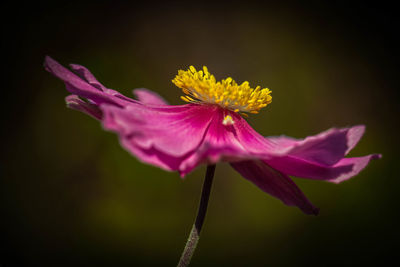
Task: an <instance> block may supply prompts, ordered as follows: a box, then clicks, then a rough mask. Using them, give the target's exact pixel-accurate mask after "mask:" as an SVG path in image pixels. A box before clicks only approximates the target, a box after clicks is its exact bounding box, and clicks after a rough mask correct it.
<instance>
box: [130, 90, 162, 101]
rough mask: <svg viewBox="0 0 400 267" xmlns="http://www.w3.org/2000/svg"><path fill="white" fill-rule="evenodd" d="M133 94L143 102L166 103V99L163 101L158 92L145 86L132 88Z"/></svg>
mask: <svg viewBox="0 0 400 267" xmlns="http://www.w3.org/2000/svg"><path fill="white" fill-rule="evenodd" d="M133 94H134V95H135V96H136V98H137V99H138V100H139V101H140V102H141V103H143V104H149V105H168V103H167V101H165V100H164V98H162V97H161V96H160V95H159V94H157V93H155V92H153V91H150V90H148V89H145V88H139V89H135V90H133Z"/></svg>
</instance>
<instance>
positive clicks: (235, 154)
mask: <svg viewBox="0 0 400 267" xmlns="http://www.w3.org/2000/svg"><path fill="white" fill-rule="evenodd" d="M70 66H71V68H72V70H73V71H75V72H76V73H77V74H74V73H72V72H71V71H69V70H68V69H66V68H64V67H63V66H61V65H60V64H59V63H57V62H56V61H54V60H53V59H51V58H50V57H46V59H45V68H46V70H47V71H49V72H50V73H52V74H53V75H55V76H56V77H58V78H60V79H61V80H63V81H64V83H65V86H66V89H67V90H68V91H69V92H70V93H71V94H72V95H69V96H68V97H67V98H66V102H67V105H68V106H69V107H70V108H73V109H76V110H79V111H82V112H84V113H86V114H89V115H91V116H93V117H94V118H96V119H98V120H100V121H101V122H102V124H103V127H104V128H105V129H107V130H110V131H114V132H116V133H117V134H118V135H119V138H120V142H121V145H122V146H123V147H124V148H125V149H126V150H128V151H129V152H130V153H132V154H133V155H134V156H136V157H137V158H138V159H139V160H141V161H143V162H145V163H148V164H152V165H155V166H157V167H160V168H162V169H165V170H168V171H178V172H179V173H180V175H181V176H182V177H184V176H185V175H186V174H187V173H189V172H190V171H192V170H193V169H194V168H196V167H197V166H199V165H200V164H215V163H216V162H219V161H225V162H229V163H230V164H231V166H232V167H233V168H234V169H235V170H236V171H238V172H239V173H240V174H241V175H242V176H243V177H244V178H246V179H248V180H249V181H251V182H253V183H254V184H255V185H257V186H258V187H259V188H260V189H261V190H263V191H264V192H266V193H268V194H270V195H272V196H274V197H276V198H278V199H280V200H281V201H282V202H283V203H285V204H286V205H290V206H297V207H299V208H300V209H301V210H302V211H303V212H305V213H307V214H317V213H318V209H317V208H316V207H314V206H313V205H312V204H311V202H310V201H309V200H308V199H307V198H306V197H305V196H304V194H303V193H302V191H301V190H300V189H299V188H298V187H297V186H296V184H295V183H294V182H293V181H292V179H291V178H289V175H293V176H297V177H302V178H308V179H315V180H325V181H329V182H333V183H340V182H342V181H345V180H347V179H349V178H351V177H353V176H355V175H357V174H358V173H359V172H360V171H361V170H362V169H364V168H365V167H366V166H367V165H368V163H369V161H370V160H371V159H377V158H380V155H379V154H371V155H368V156H363V157H354V158H345V156H346V155H347V153H349V151H350V150H351V149H352V148H353V147H354V146H355V145H356V144H357V142H358V141H359V140H360V138H361V136H362V135H363V133H364V131H365V127H364V126H362V125H360V126H354V127H351V128H342V129H336V128H333V129H330V130H327V131H325V132H322V133H320V134H318V135H315V136H310V137H307V138H305V139H302V140H298V139H294V138H290V137H285V136H280V137H263V136H261V135H260V134H258V133H257V132H256V131H255V130H254V129H253V128H251V127H250V125H249V124H248V123H247V122H246V120H245V119H243V117H242V116H241V115H244V112H250V113H257V112H258V110H259V109H261V108H262V107H264V106H266V105H268V104H269V103H270V102H271V96H270V93H271V91H269V90H268V89H261V88H259V87H257V88H256V89H252V88H250V87H249V85H248V83H247V82H245V83H243V84H241V85H238V84H236V83H235V81H233V80H232V79H231V78H228V79H225V80H222V81H221V82H216V81H215V78H214V76H212V75H211V74H209V72H208V70H207V69H206V68H204V70H203V71H196V70H195V69H194V68H193V67H191V68H190V69H189V70H188V71H179V73H178V75H177V77H176V78H175V79H174V80H173V82H174V83H175V84H176V85H177V86H179V87H181V88H182V90H183V92H184V93H185V94H186V96H183V97H182V99H183V100H185V101H187V102H189V103H188V104H185V105H179V106H171V105H168V104H167V103H166V101H165V100H164V99H162V98H161V97H160V96H159V95H157V94H156V93H154V92H151V91H149V90H146V89H136V90H134V91H133V93H134V94H135V95H136V97H137V100H134V99H131V98H128V97H126V96H123V95H121V94H120V93H118V92H117V91H114V90H112V89H108V88H106V87H104V86H103V85H102V84H100V83H99V82H98V81H97V80H96V78H95V77H94V76H93V75H92V74H91V73H90V72H89V71H88V70H87V69H86V68H85V67H83V66H80V65H70ZM84 99H85V100H84Z"/></svg>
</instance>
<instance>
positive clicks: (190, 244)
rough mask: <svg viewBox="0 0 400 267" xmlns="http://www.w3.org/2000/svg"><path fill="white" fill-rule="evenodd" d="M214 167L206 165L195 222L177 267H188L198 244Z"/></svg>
mask: <svg viewBox="0 0 400 267" xmlns="http://www.w3.org/2000/svg"><path fill="white" fill-rule="evenodd" d="M214 172H215V165H208V166H207V172H206V177H205V178H204V183H203V190H202V191H201V199H200V205H199V209H198V211H197V217H196V221H195V222H194V224H193V227H192V230H191V231H190V235H189V238H188V241H187V242H186V246H185V249H184V250H183V253H182V256H181V258H180V260H179V263H178V267H186V266H188V265H189V263H190V260H191V258H192V256H193V253H194V250H195V249H196V246H197V242H199V238H200V231H201V228H202V226H203V222H204V218H205V217H206V212H207V206H208V199H209V198H210V192H211V186H212V182H213V179H214Z"/></svg>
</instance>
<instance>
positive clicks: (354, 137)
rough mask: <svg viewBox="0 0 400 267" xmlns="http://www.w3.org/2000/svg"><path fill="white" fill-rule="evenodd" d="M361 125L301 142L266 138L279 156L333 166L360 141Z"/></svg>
mask: <svg viewBox="0 0 400 267" xmlns="http://www.w3.org/2000/svg"><path fill="white" fill-rule="evenodd" d="M364 130H365V127H364V126H363V125H359V126H354V127H351V128H343V129H335V128H333V129H330V130H327V131H325V132H322V133H320V134H318V135H315V136H309V137H307V138H305V139H303V140H296V139H293V138H290V137H285V136H281V137H270V138H267V139H268V140H270V141H271V142H273V143H275V144H276V147H275V148H274V153H276V154H277V155H279V156H281V157H282V156H290V157H295V158H298V159H301V160H304V161H309V162H314V163H316V164H321V165H334V164H335V163H337V162H338V161H339V160H341V159H342V158H343V157H344V156H345V155H346V154H347V153H348V152H349V151H350V150H351V149H352V148H353V147H354V146H355V145H356V144H357V142H358V141H359V140H360V138H361V137H362V135H363V133H364Z"/></svg>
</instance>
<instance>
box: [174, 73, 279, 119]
mask: <svg viewBox="0 0 400 267" xmlns="http://www.w3.org/2000/svg"><path fill="white" fill-rule="evenodd" d="M172 82H173V83H174V84H175V85H176V86H178V87H179V88H181V89H182V91H183V93H185V94H186V96H182V97H181V99H182V100H184V101H186V102H200V101H202V102H206V103H210V104H217V105H219V106H221V107H223V108H226V109H230V110H232V111H235V112H250V113H258V111H259V110H260V109H261V108H263V107H265V106H267V105H268V104H270V103H271V102H272V97H271V95H270V94H271V91H270V90H269V89H268V88H264V89H261V87H260V86H257V87H256V88H255V89H253V88H251V87H250V85H249V82H247V81H245V82H243V83H242V84H240V85H238V84H237V83H236V82H235V81H234V80H233V79H232V78H231V77H228V78H226V79H224V80H222V81H220V82H217V81H216V80H215V77H214V75H212V74H210V73H209V72H208V69H207V67H206V66H204V67H203V70H202V71H201V70H200V71H197V70H196V69H195V67H193V66H190V67H189V69H188V70H187V71H183V70H179V71H178V75H176V77H175V78H174V79H173V80H172ZM241 114H244V113H241ZM228 117H229V118H228ZM225 121H227V122H226V123H230V121H232V123H233V120H232V117H230V116H229V115H228V116H226V117H225V119H224V122H225ZM224 125H225V124H224ZM226 125H228V124H226Z"/></svg>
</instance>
